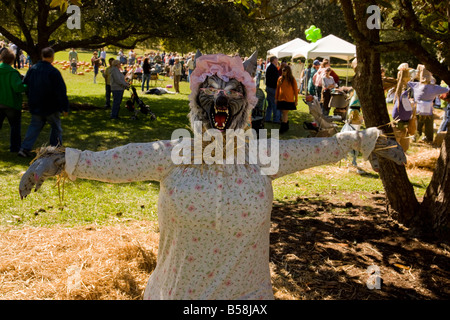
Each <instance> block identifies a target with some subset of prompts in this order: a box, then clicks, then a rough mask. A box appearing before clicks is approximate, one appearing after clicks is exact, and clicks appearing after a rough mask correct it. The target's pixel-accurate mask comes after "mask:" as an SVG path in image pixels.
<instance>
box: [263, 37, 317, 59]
mask: <svg viewBox="0 0 450 320" xmlns="http://www.w3.org/2000/svg"><path fill="white" fill-rule="evenodd" d="M307 44H308V42H306V41H305V40H302V39H300V38H295V39H294V40H291V41H289V42H286V43H283V44H282V45H279V46H278V47H275V48H272V49H270V50H268V51H267V57H271V56H276V57H277V58H284V57H289V56H291V55H292V52H293V51H294V50H297V49H298V48H301V47H303V46H305V45H307Z"/></svg>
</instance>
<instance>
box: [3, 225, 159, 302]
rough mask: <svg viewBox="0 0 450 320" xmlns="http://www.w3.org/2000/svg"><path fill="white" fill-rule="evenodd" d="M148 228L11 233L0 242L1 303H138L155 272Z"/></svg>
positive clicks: (152, 231) (155, 239)
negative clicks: (42, 301) (54, 301)
mask: <svg viewBox="0 0 450 320" xmlns="http://www.w3.org/2000/svg"><path fill="white" fill-rule="evenodd" d="M155 225H156V224H155V223H153V222H135V223H131V224H129V225H123V224H121V225H116V226H105V227H101V228H99V227H98V226H93V227H90V228H86V226H84V227H77V228H72V229H67V228H62V227H53V228H51V229H49V228H24V229H16V230H14V229H12V230H8V231H5V232H2V236H1V237H0V283H1V284H2V285H1V286H0V297H1V298H2V299H31V300H33V299H55V300H61V299H70V300H74V299H107V300H117V299H142V296H143V290H144V289H145V286H146V284H147V281H148V278H149V275H150V273H151V272H152V271H153V269H154V268H155V266H156V254H157V247H158V240H159V235H158V233H157V232H156V231H155V230H156V228H155Z"/></svg>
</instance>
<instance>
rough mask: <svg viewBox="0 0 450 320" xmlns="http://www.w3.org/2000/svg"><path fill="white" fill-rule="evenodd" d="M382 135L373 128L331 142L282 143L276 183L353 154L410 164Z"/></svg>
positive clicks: (274, 176)
mask: <svg viewBox="0 0 450 320" xmlns="http://www.w3.org/2000/svg"><path fill="white" fill-rule="evenodd" d="M380 135H381V131H380V130H378V129H376V128H369V129H367V130H364V131H352V132H342V133H337V134H336V135H335V136H333V137H330V138H305V139H295V140H280V141H279V159H280V161H279V169H278V172H277V173H275V174H273V175H270V176H271V177H272V178H273V179H276V178H279V177H282V176H284V175H287V174H291V173H294V172H297V171H301V170H304V169H307V168H311V167H315V166H319V165H324V164H331V163H335V162H337V161H339V160H341V159H343V158H344V157H346V155H347V153H348V152H350V151H351V150H357V151H360V152H362V154H363V157H364V158H365V159H368V158H370V159H371V158H372V157H374V156H375V155H377V154H378V155H380V156H382V157H385V158H388V159H390V160H392V161H395V162H396V163H397V164H404V163H406V157H405V155H404V153H403V150H402V149H401V147H400V146H398V144H396V143H395V141H392V140H390V139H387V138H386V137H384V136H380Z"/></svg>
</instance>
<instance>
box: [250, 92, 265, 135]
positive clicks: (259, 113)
mask: <svg viewBox="0 0 450 320" xmlns="http://www.w3.org/2000/svg"><path fill="white" fill-rule="evenodd" d="M256 97H257V98H258V103H257V104H256V106H255V107H254V108H253V110H252V128H253V129H255V130H256V136H257V137H259V129H264V119H265V116H266V108H267V100H266V96H265V94H264V91H263V90H262V89H260V88H258V89H257V90H256Z"/></svg>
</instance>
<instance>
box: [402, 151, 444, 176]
mask: <svg viewBox="0 0 450 320" xmlns="http://www.w3.org/2000/svg"><path fill="white" fill-rule="evenodd" d="M440 151H441V150H440V149H439V148H431V147H430V148H422V149H421V150H420V151H419V152H417V153H414V154H412V155H410V156H408V162H407V165H406V166H407V168H408V169H414V168H421V169H425V170H431V171H433V170H434V169H435V167H436V162H437V159H438V158H439V154H440Z"/></svg>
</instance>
